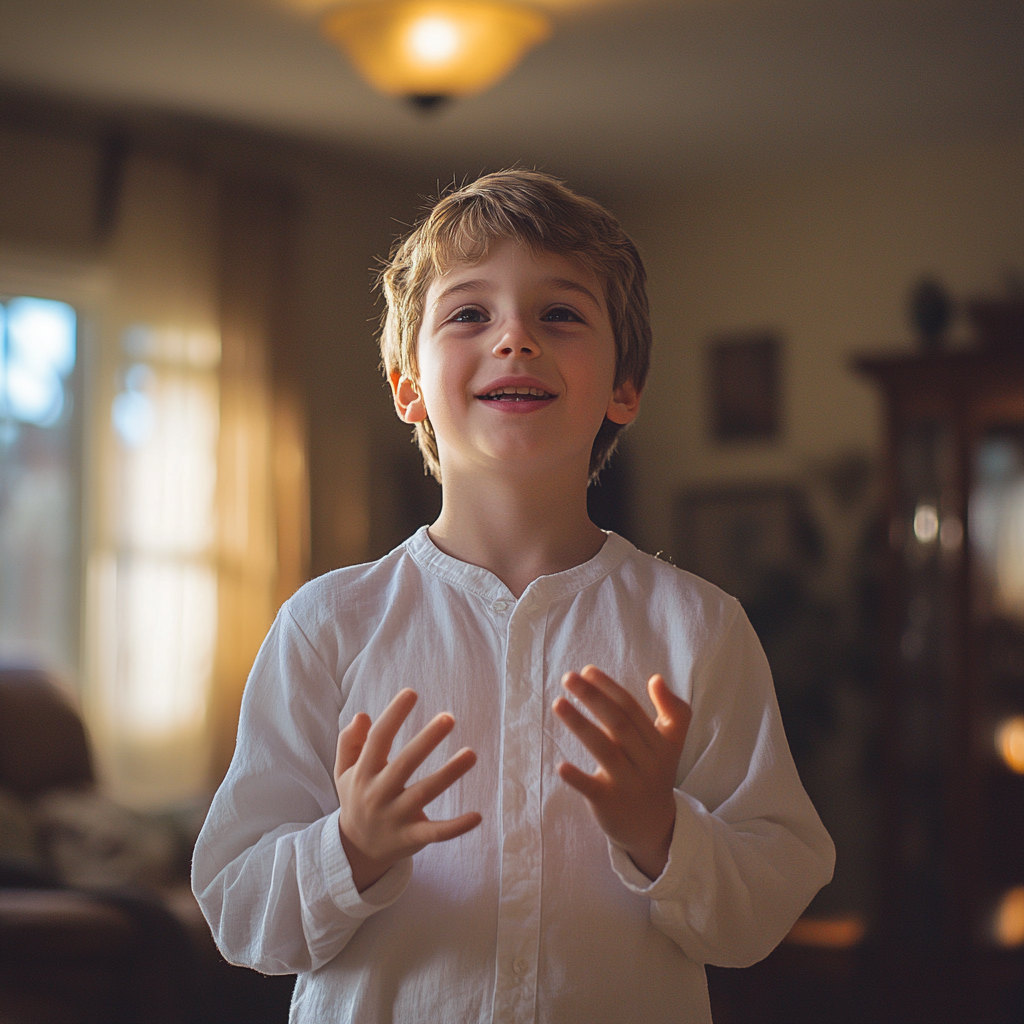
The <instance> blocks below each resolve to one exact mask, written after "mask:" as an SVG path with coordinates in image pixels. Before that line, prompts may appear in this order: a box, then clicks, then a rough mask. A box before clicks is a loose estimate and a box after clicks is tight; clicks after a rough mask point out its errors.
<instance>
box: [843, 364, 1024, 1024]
mask: <svg viewBox="0 0 1024 1024" xmlns="http://www.w3.org/2000/svg"><path fill="white" fill-rule="evenodd" d="M856 365H857V369H858V370H859V371H860V372H862V373H864V374H866V375H867V376H869V377H871V378H872V379H873V380H874V381H875V382H877V383H878V384H879V385H880V386H881V389H882V391H883V394H884V399H885V403H886V412H887V442H886V499H885V500H886V503H887V508H886V512H887V521H888V537H889V544H888V550H887V555H886V570H885V591H884V607H883V610H882V622H883V636H882V645H883V659H882V672H883V680H882V683H883V690H882V693H883V697H882V702H881V708H880V710H881V714H882V727H883V736H884V746H883V763H882V766H881V769H882V786H881V793H882V799H883V807H882V826H883V827H882V836H881V844H880V846H881V848H880V863H879V877H880V885H881V893H880V895H881V899H880V901H879V906H880V910H879V917H878V920H877V921H876V922H875V923H874V928H873V929H872V930H873V933H874V935H873V940H874V941H873V945H875V947H876V949H877V951H878V953H879V956H878V961H877V963H878V966H879V968H880V970H879V977H878V978H877V979H876V980H877V983H878V985H879V991H878V997H879V1010H880V1016H881V1017H882V1018H883V1019H889V1020H892V1021H901V1022H910V1021H915V1020H922V1021H924V1020H927V1021H943V1020H948V1021H967V1020H978V1021H988V1022H993V1024H995V1022H997V1021H1003V1020H1005V1021H1011V1020H1012V1021H1021V1020H1024V351H1022V350H1021V349H1020V348H1017V347H1014V346H1004V347H1002V348H990V349H987V350H985V349H979V350H975V351H961V352H954V353H944V354H935V355H922V356H900V357H891V358H863V359H860V360H858V362H857V364H856Z"/></svg>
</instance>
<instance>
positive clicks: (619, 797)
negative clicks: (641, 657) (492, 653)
mask: <svg viewBox="0 0 1024 1024" xmlns="http://www.w3.org/2000/svg"><path fill="white" fill-rule="evenodd" d="M562 686H563V687H564V688H565V689H566V690H567V691H568V692H569V693H570V694H572V696H573V697H575V698H576V699H577V700H578V701H579V702H580V703H581V704H582V705H583V706H584V707H585V708H586V709H587V710H588V711H589V712H590V713H591V714H592V715H593V716H594V718H596V719H597V724H595V723H594V722H592V721H591V720H590V719H589V718H587V717H586V716H585V715H583V714H581V713H580V712H579V711H577V710H576V708H575V707H574V706H573V705H572V703H571V702H569V701H568V700H566V699H565V698H564V697H559V698H558V699H557V700H556V701H555V702H554V704H553V710H554V712H555V715H556V716H557V717H558V718H559V720H560V721H561V722H562V723H563V724H564V725H565V726H566V727H567V728H568V729H569V730H570V731H571V732H572V733H573V734H574V735H575V736H576V737H577V738H578V739H579V740H580V742H581V743H582V744H583V745H584V746H585V747H586V748H587V750H589V751H590V753H591V754H593V755H594V757H595V759H596V760H597V763H598V768H597V771H595V772H594V773H593V774H592V775H587V774H586V772H584V771H582V770H581V769H579V768H577V767H576V766H575V765H573V764H569V763H568V762H565V761H563V762H562V763H561V764H559V766H558V774H559V775H560V776H561V777H562V779H563V781H564V782H566V783H568V784H569V785H570V786H572V788H573V789H575V790H577V791H578V792H579V793H582V794H583V796H585V797H586V799H587V802H588V803H589V804H590V809H591V811H593V813H594V817H595V818H596V819H597V823H598V824H599V825H600V826H601V828H602V829H604V831H605V833H606V834H607V835H608V837H609V839H611V841H612V842H613V843H615V845H616V846H619V847H621V848H622V849H623V850H625V851H626V853H628V854H629V856H630V859H631V860H632V861H633V863H634V864H635V865H636V866H637V867H638V868H639V869H640V870H641V871H642V872H643V873H644V874H645V875H646V876H647V877H648V878H650V879H652V880H653V879H655V878H657V877H658V875H660V874H661V872H662V871H663V870H664V869H665V864H666V863H667V862H668V851H669V846H670V844H671V842H672V830H673V828H674V827H675V820H676V801H675V796H674V793H673V790H674V788H675V780H676V769H677V768H678V767H679V757H680V755H681V754H682V752H683V743H684V742H685V741H686V732H687V730H688V729H689V727H690V717H691V714H692V712H691V710H690V705H689V704H687V703H686V701H684V700H680V698H679V697H677V696H676V695H675V694H674V693H673V692H672V691H671V690H670V689H669V688H668V684H667V683H666V682H665V680H664V679H663V678H662V677H661V676H660V675H653V676H651V678H650V679H649V680H648V682H647V692H648V693H649V694H650V695H651V700H652V701H654V706H655V708H657V711H658V717H657V718H656V719H655V720H654V721H653V722H652V721H651V719H650V718H649V717H648V716H647V713H646V712H645V711H644V709H643V708H642V707H641V706H640V705H639V704H638V703H637V702H636V701H635V700H634V699H633V697H632V695H631V694H630V693H628V692H627V691H626V690H624V689H623V688H622V687H621V686H619V685H618V683H616V682H615V681H614V680H613V679H611V678H610V677H608V676H606V675H605V674H604V673H603V672H602V671H601V670H600V669H598V668H596V667H595V666H593V665H588V666H587V667H586V668H585V669H583V671H582V672H567V673H566V674H565V675H564V676H563V677H562Z"/></svg>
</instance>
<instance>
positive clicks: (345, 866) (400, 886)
mask: <svg viewBox="0 0 1024 1024" xmlns="http://www.w3.org/2000/svg"><path fill="white" fill-rule="evenodd" d="M320 862H321V864H322V865H323V872H324V884H325V885H326V886H327V891H328V892H329V893H330V895H331V899H332V900H333V901H334V903H335V905H336V906H337V908H338V909H339V910H340V911H342V913H344V914H346V915H348V916H349V917H355V918H359V919H362V918H365V917H369V916H370V915H371V914H373V913H376V912H377V911H378V910H383V909H384V908H385V907H388V906H390V905H391V904H392V903H394V902H395V900H397V899H398V897H399V896H401V895H402V893H403V892H404V891H405V887H406V886H407V885H408V884H409V879H410V878H412V857H403V858H402V859H401V860H400V861H397V862H396V863H394V864H392V865H391V867H390V868H388V870H387V871H385V872H384V874H383V875H382V876H381V877H380V878H378V879H377V881H376V882H374V883H373V885H371V886H370V887H369V888H368V889H364V890H363V891H362V892H359V891H358V890H357V889H356V883H355V881H354V880H353V878H352V868H351V866H350V865H349V862H348V857H346V856H345V847H343V846H342V845H341V830H340V829H339V828H338V815H337V812H335V813H334V814H329V815H327V817H326V819H325V820H324V830H323V835H322V837H321V839H320Z"/></svg>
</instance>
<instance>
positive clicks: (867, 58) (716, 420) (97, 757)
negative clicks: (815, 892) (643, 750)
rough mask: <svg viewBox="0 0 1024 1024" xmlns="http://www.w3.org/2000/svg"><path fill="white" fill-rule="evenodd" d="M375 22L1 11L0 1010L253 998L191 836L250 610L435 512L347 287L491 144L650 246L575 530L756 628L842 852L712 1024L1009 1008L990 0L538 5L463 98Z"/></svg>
mask: <svg viewBox="0 0 1024 1024" xmlns="http://www.w3.org/2000/svg"><path fill="white" fill-rule="evenodd" d="M388 6H389V5H388V4H384V3H382V2H381V0H372V2H371V3H369V4H364V5H353V4H347V5H341V6H340V7H339V6H338V5H336V4H335V5H331V4H329V3H326V2H319V0H277V2H272V0H262V2H261V0H76V2H66V0H63V2H62V0H0V666H2V668H0V866H2V870H0V883H2V885H3V887H2V888H0V953H3V954H4V955H3V956H0V960H3V959H4V958H5V957H6V963H7V965H8V966H7V967H5V968H2V969H0V1017H2V1018H3V1019H4V1020H5V1021H6V1020H11V1021H29V1020H31V1021H45V1020H54V1021H56V1020H60V1021H72V1020H74V1021H78V1020H83V1021H84V1020H112V1019H122V1018H123V1019H137V1020H142V1019H147V1020H148V1019H152V1020H186V1019H194V1020H206V1019H210V1020H214V1019H219V1020H230V1019H238V1020H258V1019H267V1020H277V1019H284V1018H283V1017H282V1016H281V1014H282V1013H284V1014H285V1016H286V1007H287V998H288V985H289V981H288V979H262V978H259V977H258V976H255V975H252V976H251V977H250V976H249V972H243V971H238V970H236V969H229V968H227V967H226V965H224V964H223V963H219V962H218V960H217V957H216V955H215V953H214V952H213V950H212V947H208V945H206V944H204V943H206V942H207V938H206V935H205V929H204V926H203V925H202V922H201V920H198V919H197V918H196V908H195V907H194V904H192V903H191V897H190V895H189V892H188V889H187V885H186V884H185V881H186V879H187V864H188V856H189V850H190V843H191V842H192V840H193V839H194V836H195V833H196V830H197V828H198V825H199V824H200V823H201V821H202V814H203V811H204V809H205V806H206V802H207V801H208V800H209V797H210V795H211V794H212V792H213V789H214V788H215V787H216V785H217V783H218V782H219V780H220V778H221V777H222V775H223V773H224V770H225V769H226V766H227V763H228V761H229V759H230V756H231V751H232V748H233V743H234V735H235V728H236V725H237V713H238V706H239V701H240V698H241V692H242V689H243V686H244V683H245V678H246V674H247V672H248V668H249V666H250V665H251V663H252V659H253V657H254V656H255V653H256V650H257V649H258V647H259V644H260V642H261V640H262V638H263V636H264V634H265V632H266V630H267V628H268V627H269V624H270V622H271V621H272V619H273V616H274V614H275V613H276V610H277V608H278V606H279V605H280V603H281V602H282V601H283V600H285V599H286V598H287V597H288V596H289V595H290V594H291V593H292V592H294V590H295V589H296V588H297V587H298V586H300V585H301V584H302V582H303V581H304V580H306V579H309V578H311V577H313V576H315V575H319V574H321V573H323V572H327V571H329V570H331V569H333V568H336V567H338V566H343V565H349V564H353V563H357V562H361V561H365V560H368V559H373V558H377V557H379V556H381V555H383V554H384V553H386V552H387V551H388V550H390V549H391V548H392V547H393V546H394V545H395V544H397V543H399V542H400V541H401V540H403V539H404V538H405V537H406V536H408V534H409V533H411V532H412V531H413V530H414V529H415V528H416V527H418V526H419V525H421V524H422V523H425V522H429V521H430V520H431V518H432V517H433V516H434V515H435V514H436V511H437V509H438V508H439V502H440V492H439V490H438V488H437V486H436V485H435V484H434V483H433V481H432V480H431V479H430V478H427V477H425V476H424V474H423V471H422V464H421V461H420V459H419V456H418V453H417V451H416V449H415V447H414V446H413V445H412V444H411V443H410V434H409V432H408V430H407V428H405V427H404V426H403V425H402V424H401V423H399V422H398V421H397V419H396V417H395V416H394V413H393V411H392V409H391V405H390V399H389V395H388V392H387V389H386V387H385V385H384V381H383V378H382V376H381V374H380V371H379V367H378V353H377V349H376V344H375V331H376V327H377V323H378V318H379V316H380V313H381V307H380V304H379V303H378V302H377V301H376V297H375V294H374V290H373V285H374V278H375V273H376V270H377V267H378V260H379V259H380V258H381V257H384V256H386V255H387V253H388V251H389V249H390V247H391V245H392V243H393V241H394V240H395V238H396V237H397V236H398V235H399V234H401V233H403V232H404V231H406V230H407V229H408V227H409V226H411V225H412V224H413V223H414V222H415V220H416V218H417V217H418V216H419V215H420V214H421V212H422V211H423V210H424V208H425V207H426V206H427V205H428V203H429V200H430V198H431V197H434V196H436V195H437V194H438V191H439V190H440V189H443V188H445V187H446V186H448V185H450V184H451V183H452V182H453V181H454V182H462V181H464V180H466V179H467V178H472V177H475V176H476V175H478V174H479V173H481V172H484V171H489V170H496V169H499V168H501V167H506V166H512V165H516V166H525V167H536V168H539V169H543V170H546V171H549V172H551V173H553V174H556V175H558V176H560V177H563V178H565V179H566V180H567V181H568V182H569V184H570V185H571V186H572V187H574V188H576V189H577V190H578V191H581V192H583V193H585V194H588V195H592V196H593V197H595V198H596V199H598V200H599V201H600V202H602V203H604V204H605V205H606V206H607V207H608V208H609V209H611V210H612V211H613V212H614V213H615V214H616V215H617V216H618V217H619V219H620V220H621V221H622V223H623V225H624V227H625V228H626V230H627V231H628V232H629V233H630V234H631V235H632V236H633V238H634V239H635V240H636V241H637V243H638V245H639V246H640V249H641V252H642V253H643V256H644V258H645V261H646V264H647V268H648V273H649V278H650V289H649V290H650V297H651V305H652V318H653V324H654V336H655V358H654V368H653V372H652V377H651V380H650V383H649V386H648V389H647V392H646V394H645V396H644V403H643V411H642V414H641V416H640V419H639V420H638V422H637V423H636V424H635V426H634V427H632V428H631V429H630V431H629V432H628V433H627V435H626V436H625V439H624V441H623V443H622V445H621V447H620V451H619V453H618V454H617V456H616V457H615V459H614V460H613V462H612V463H611V465H610V467H609V468H608V469H607V470H606V472H605V473H604V475H603V476H602V479H601V480H600V482H599V484H598V485H596V486H595V487H594V488H593V489H592V491H591V510H592V515H593V517H594V518H595V520H596V521H597V522H598V523H599V525H602V526H604V527H606V528H609V529H615V530H617V531H618V532H620V533H622V534H623V535H624V536H626V537H627V538H628V539H630V540H632V541H633V542H634V543H636V544H637V545H638V546H639V547H641V548H643V549H644V550H647V551H650V552H652V553H655V552H657V553H659V554H660V555H661V557H663V558H666V559H669V560H672V561H674V562H675V563H676V564H677V565H680V566H683V567H685V568H688V569H691V570H693V571H695V572H698V573H699V574H701V575H703V576H706V577H707V578H709V579H711V580H713V581H714V582H716V583H718V584H719V585H721V586H722V587H724V588H725V589H726V590H728V591H729V592H731V593H733V594H736V595H737V596H738V597H740V599H741V600H742V601H743V603H744V606H745V608H746V609H747V611H748V614H749V615H750V617H751V620H752V621H753V623H754V625H755V628H756V629H757V630H758V633H759V635H760V637H761V639H762V642H763V644H764V646H765V649H766V651H767V653H768V656H769V660H770V661H771V663H772V668H773V672H774V675H775V679H776V686H777V689H778V693H779V701H780V705H781V708H782V712H783V718H784V721H785V724H786V730H787V734H788V736H789V739H790V743H791V746H792V748H793V752H794V755H795V757H796V760H797V763H798V767H799V769H800V772H801V776H802V778H803V779H804V782H805V785H806V786H807V788H808V790H809V792H810V793H811V795H812V797H813V799H814V801H815V803H816V805H817V807H818V808H819V811H820V813H821V815H822V818H823V819H824V821H825V823H826V825H827V826H828V828H829V830H830V832H831V833H832V835H833V837H834V839H835V842H836V846H837V851H838V860H837V866H836V874H835V880H834V881H833V883H832V884H831V885H830V886H829V887H828V888H826V889H825V890H823V892H822V893H821V894H820V895H819V897H818V898H817V899H816V900H815V902H814V904H812V906H811V908H809V910H808V912H807V915H806V916H805V918H804V919H802V920H801V922H799V923H798V925H797V927H796V928H795V929H794V931H793V933H792V934H791V935H790V937H789V938H788V939H787V941H786V942H785V943H784V944H783V945H782V946H781V947H780V948H779V950H777V951H776V953H774V954H772V956H771V957H769V958H768V960H766V961H765V962H764V963H762V964H760V965H758V966H757V967H755V968H751V969H749V970H747V971H727V970H711V971H709V981H710V985H711V993H712V1000H713V1005H714V1008H715V1015H716V1021H719V1022H720V1024H729V1022H747V1021H750V1022H754V1021H765V1022H767V1021H780V1022H782V1021H798V1020H814V1021H830V1020H835V1021H876V1020H889V1021H916V1020H921V1021H934V1020H950V1021H961V1020H978V1021H993V1022H995V1021H1018V1022H1019V1021H1022V1020H1024V189H1022V183H1024V61H1022V59H1021V54H1022V53H1024V4H1022V3H1021V2H1020V0H537V2H536V3H533V4H525V7H526V13H525V14H524V13H523V11H522V9H521V8H515V9H514V11H513V13H512V14H508V13H507V12H505V13H504V14H501V13H500V12H499V15H495V17H498V18H499V22H498V24H497V29H496V32H497V35H496V36H495V38H494V40H490V39H486V38H484V37H482V36H480V37H478V38H477V40H476V42H475V43H474V45H473V46H471V47H470V50H473V51H475V52H476V53H477V54H481V53H482V54H490V55H491V56H494V55H497V56H496V61H497V63H496V65H495V67H494V68H491V69H489V70H488V69H484V70H483V71H480V72H479V73H478V72H477V71H476V70H475V69H474V68H472V67H469V65H468V64H467V65H466V66H465V67H462V66H460V69H457V70H456V72H454V73H453V74H454V77H452V78H450V79H448V78H445V77H444V72H443V69H441V70H439V68H440V65H441V64H442V63H443V61H444V59H445V58H446V56H447V55H449V52H452V53H454V52H455V50H456V49H457V48H458V47H457V45H456V44H457V42H458V38H457V31H456V29H453V28H450V27H449V28H446V27H445V25H446V24H447V22H445V21H444V19H445V18H446V17H448V16H449V14H450V13H451V12H450V11H448V10H444V9H440V8H439V9H438V10H428V11H427V12H426V16H427V22H424V23H423V24H421V25H420V27H419V28H415V32H419V36H417V37H416V38H418V39H419V40H420V44H422V45H421V50H422V53H421V54H420V57H421V58H422V59H421V60H420V63H421V65H422V64H424V62H425V64H426V65H429V66H428V67H427V70H426V72H425V75H426V77H422V74H423V73H424V72H423V67H420V69H419V73H421V78H419V79H417V78H416V77H415V75H416V73H417V71H416V68H415V67H414V68H412V69H410V70H409V74H410V75H412V76H413V77H411V78H408V79H406V78H403V77H402V74H404V71H403V68H402V67H401V66H400V55H398V53H397V51H390V50H388V49H387V45H391V43H389V42H388V40H389V39H391V37H389V36H388V35H387V33H388V32H389V31H392V30H391V29H390V28H388V27H387V26H386V25H384V23H383V22H380V21H379V17H382V16H383V15H381V10H382V9H383V8H385V7H388ZM390 6H396V5H390ZM443 6H444V5H442V7H443ZM457 6H458V5H456V7H457ZM463 6H464V7H465V6H466V5H463ZM449 7H451V5H449ZM367 12H369V13H367ZM456 13H459V12H456ZM461 13H463V14H464V13H465V11H462V12H461ZM419 14H422V11H420V12H419ZM419 14H418V13H417V12H416V11H413V12H412V14H410V13H409V12H408V11H404V12H402V11H399V12H398V13H397V14H396V17H398V16H401V17H405V18H411V17H413V15H415V16H416V17H419ZM492 14H493V12H491V14H487V17H491V16H492ZM501 18H505V19H506V20H505V21H501V20H500V19H501ZM509 18H511V19H512V20H508V19H509ZM517 18H518V19H519V20H518V21H516V19H517ZM375 19H377V20H375ZM430 19H433V20H432V21H431V20H430ZM364 22H365V24H364ZM403 24H404V23H403ZM409 24H412V22H409ZM424 24H425V25H426V28H423V25H424ZM382 25H384V27H382ZM394 31H395V32H397V31H398V30H397V29H395V30H394ZM403 31H405V29H403ZM409 31H410V32H413V31H414V30H413V29H410V30H409ZM460 31H461V30H460ZM473 31H481V32H482V31H484V29H482V28H480V29H473ZM517 32H519V33H521V36H517V35H516V33H517ZM446 33H447V34H446ZM393 34H394V33H392V35H393ZM394 38H397V36H395V37H394ZM410 38H412V37H411V36H410ZM392 42H393V39H392ZM460 59H461V58H460ZM466 59H467V60H468V59H469V58H466ZM517 61H518V63H517ZM467 69H468V70H467ZM474 75H476V77H475V78H474ZM488 75H489V76H490V78H491V79H494V81H492V82H490V83H489V82H488V81H487V77H488ZM432 76H433V77H432ZM460 76H461V77H460ZM502 76H504V77H502ZM83 723H84V726H83ZM126 886H127V887H130V888H126ZM129 892H131V893H133V894H134V895H130V896H129V895H125V894H126V893H129ZM76 915H77V916H76ZM83 922H84V923H83ZM69 929H70V930H69ZM76 929H77V931H76ZM69 936H70V937H69ZM140 936H143V937H144V938H140ZM197 958H198V959H197ZM175 971H177V972H178V974H175ZM185 977H187V978H189V979H190V980H189V981H188V982H187V983H186V982H183V981H182V980H181V979H182V978H185ZM197 978H198V979H201V984H200V982H197V981H196V980H195V979H197ZM193 989H194V991H193ZM183 993H186V995H187V998H186V996H185V995H183ZM126 1007H129V1008H128V1009H126ZM282 1007H284V1009H283V1010H282ZM118 1014H120V1015H121V1017H118Z"/></svg>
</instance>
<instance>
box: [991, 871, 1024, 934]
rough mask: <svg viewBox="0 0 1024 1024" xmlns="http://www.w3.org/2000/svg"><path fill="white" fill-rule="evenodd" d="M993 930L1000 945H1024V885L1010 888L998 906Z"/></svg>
mask: <svg viewBox="0 0 1024 1024" xmlns="http://www.w3.org/2000/svg"><path fill="white" fill-rule="evenodd" d="M993 932H994V938H995V940H996V942H997V943H998V944H999V945H1000V946H1005V947H1008V948H1010V949H1013V948H1016V947H1017V946H1024V885H1015V886H1014V887H1013V888H1012V889H1008V890H1007V891H1006V892H1005V893H1004V894H1003V898H1002V899H1001V900H1000V901H999V905H998V907H996V916H995V920H994V922H993Z"/></svg>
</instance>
